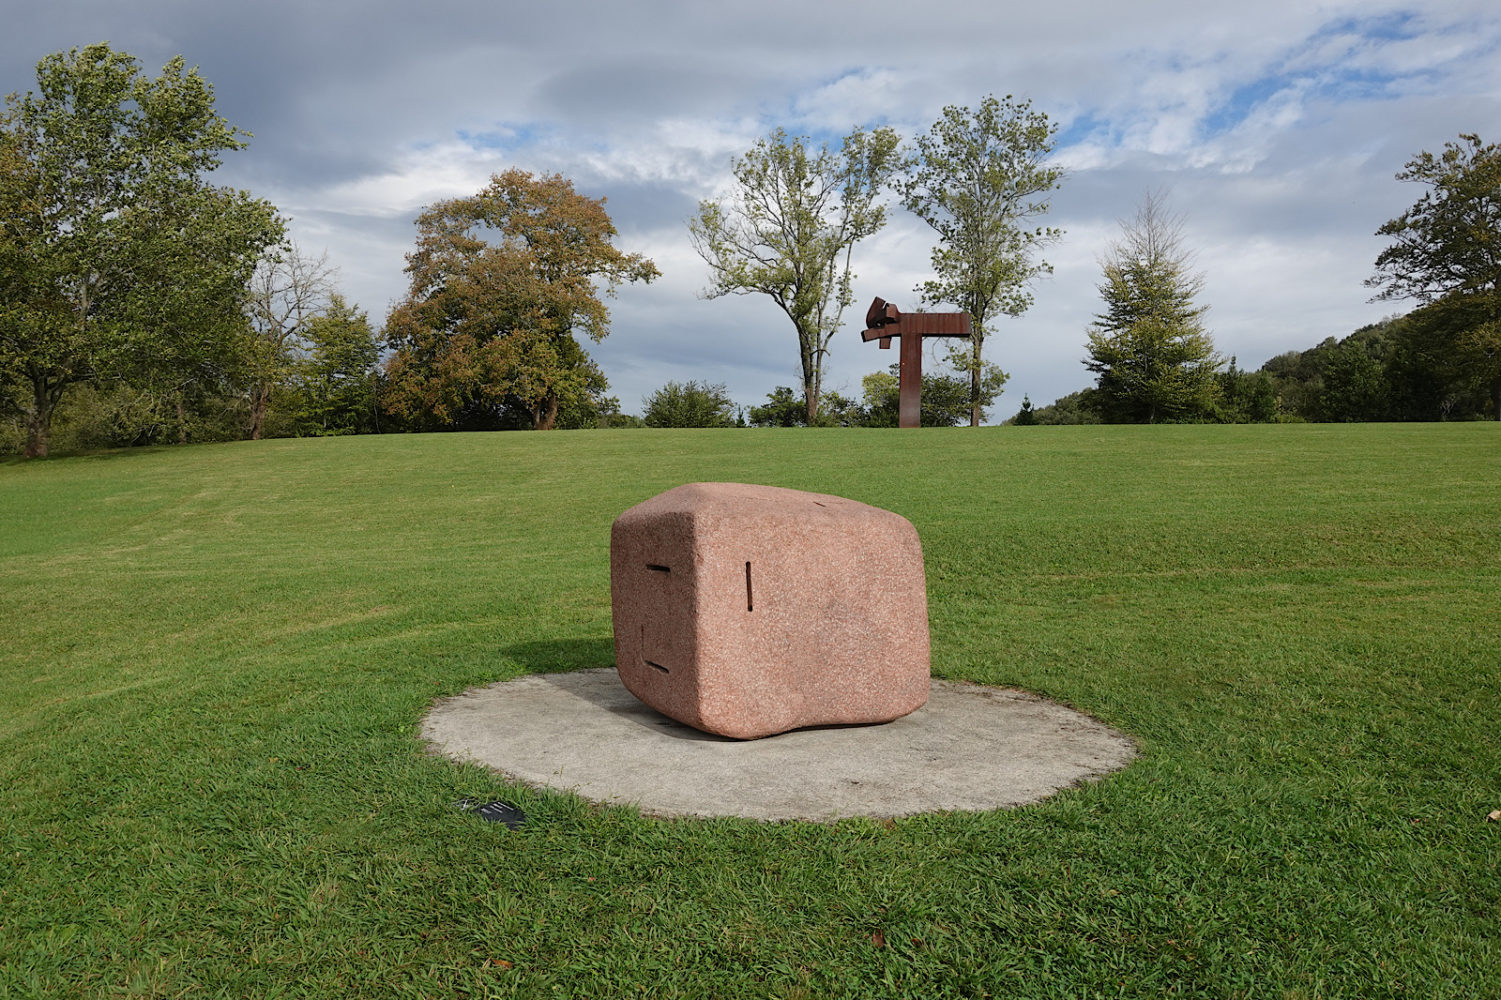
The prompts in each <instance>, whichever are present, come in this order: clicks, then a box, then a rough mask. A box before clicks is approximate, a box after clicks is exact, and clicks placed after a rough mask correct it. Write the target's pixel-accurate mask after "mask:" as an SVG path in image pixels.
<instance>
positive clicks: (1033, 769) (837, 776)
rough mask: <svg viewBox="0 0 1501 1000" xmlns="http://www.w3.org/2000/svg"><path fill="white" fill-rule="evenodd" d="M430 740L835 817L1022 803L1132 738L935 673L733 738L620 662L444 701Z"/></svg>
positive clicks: (546, 780) (578, 785) (683, 803)
mask: <svg viewBox="0 0 1501 1000" xmlns="http://www.w3.org/2000/svg"><path fill="white" fill-rule="evenodd" d="M422 735H423V738H424V739H426V740H427V741H429V743H430V744H431V745H432V747H433V749H435V750H437V751H440V752H442V753H445V754H448V755H450V756H452V757H455V758H458V759H460V760H466V761H476V762H479V763H482V764H485V765H488V766H489V767H492V768H495V769H496V770H499V771H501V772H504V773H505V774H506V775H508V776H510V777H511V778H514V779H517V780H519V781H522V782H525V783H528V784H532V785H536V786H541V787H548V788H553V789H557V790H559V791H565V792H570V791H571V792H576V793H577V794H579V795H581V796H583V797H584V798H587V799H590V800H592V801H595V802H602V803H607V804H614V805H626V804H629V805H635V806H637V807H639V808H640V809H641V810H642V811H644V812H646V813H649V814H653V815H660V816H743V817H748V818H752V819H765V820H781V819H812V820H821V821H827V820H835V819H839V818H842V817H847V816H875V817H887V816H904V815H909V814H913V813H923V812H935V811H943V810H964V811H982V810H988V809H997V808H1002V807H1006V806H1016V805H1022V804H1024V803H1027V802H1034V801H1036V800H1038V799H1041V798H1044V797H1046V796H1048V795H1051V794H1052V793H1054V792H1056V791H1058V790H1059V789H1062V788H1066V787H1069V786H1070V785H1074V784H1077V783H1079V782H1081V781H1086V780H1089V779H1092V778H1097V777H1100V776H1102V775H1104V774H1106V773H1108V772H1110V771H1115V770H1118V769H1119V768H1122V767H1124V766H1125V765H1126V764H1127V763H1128V762H1129V761H1130V760H1131V758H1132V757H1133V756H1134V754H1135V750H1134V748H1133V746H1132V744H1131V741H1130V740H1128V739H1127V738H1126V737H1124V736H1122V735H1121V734H1120V733H1118V732H1116V731H1114V730H1112V729H1110V728H1108V727H1107V726H1105V725H1103V724H1102V723H1100V722H1098V721H1097V720H1095V719H1092V718H1090V717H1089V716H1087V715H1083V714H1080V713H1079V712H1075V711H1073V710H1072V709H1069V708H1065V707H1064V706H1062V705H1059V704H1057V703H1055V702H1051V701H1047V700H1046V699H1043V698H1039V697H1037V696H1036V695H1030V694H1026V693H1023V692H1020V691H1013V690H1007V689H1002V688H991V687H982V686H979V685H975V684H964V683H955V682H952V681H942V680H935V681H933V682H932V695H931V697H930V698H929V700H928V703H927V704H926V705H925V706H924V707H923V708H921V709H919V710H918V711H915V712H913V713H912V714H910V715H908V716H905V717H904V718H901V719H897V720H896V721H895V722H889V723H886V724H884V725H872V726H837V727H830V728H819V729H799V730H796V731H794V732H789V733H783V734H781V735H780V736H772V737H768V738H767V739H762V740H751V741H743V740H734V739H729V738H726V737H721V736H714V735H711V734H709V733H704V732H700V731H698V730H696V729H692V728H689V727H688V726H685V725H683V724H681V723H679V722H676V721H674V720H672V719H669V718H667V717H665V716H663V715H661V714H659V713H657V712H655V711H653V710H652V709H651V708H648V707H647V706H645V705H643V704H642V703H641V702H640V701H638V700H637V699H636V698H635V697H633V696H632V695H631V694H630V692H628V691H626V689H625V688H624V687H623V686H622V685H621V683H620V680H619V678H618V677H617V675H616V673H615V671H614V670H612V669H609V668H604V669H599V670H580V671H574V672H571V673H563V674H533V675H529V676H527V677H522V678H518V679H516V680H512V681H506V682H503V683H499V684H493V685H490V686H489V687H485V688H477V689H474V690H471V691H467V692H465V693H464V694H462V695H459V696H457V697H454V698H449V699H446V700H444V701H441V702H439V703H438V704H437V705H435V706H434V708H433V709H432V711H431V712H430V713H429V714H428V716H427V718H426V719H425V720H424V721H423V726H422Z"/></svg>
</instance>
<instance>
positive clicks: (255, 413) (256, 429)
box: [250, 382, 271, 441]
mask: <svg viewBox="0 0 1501 1000" xmlns="http://www.w3.org/2000/svg"><path fill="white" fill-rule="evenodd" d="M270 405H271V383H270V382H262V383H260V384H258V385H257V386H256V387H255V400H254V402H253V403H252V404H251V407H250V440H252V441H259V440H260V439H261V431H262V430H263V429H264V428H265V426H266V410H267V408H269V407H270Z"/></svg>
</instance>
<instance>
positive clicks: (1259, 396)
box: [1215, 357, 1277, 424]
mask: <svg viewBox="0 0 1501 1000" xmlns="http://www.w3.org/2000/svg"><path fill="white" fill-rule="evenodd" d="M1215 382H1216V383H1217V384H1218V386H1219V396H1218V404H1217V408H1216V411H1215V419H1216V420H1217V421H1218V422H1219V423H1223V424H1266V423H1271V422H1272V421H1274V420H1276V419H1277V390H1276V387H1275V386H1274V385H1273V384H1272V379H1271V376H1270V375H1268V374H1267V373H1266V372H1264V371H1258V372H1248V371H1242V370H1241V369H1240V368H1237V367H1236V365H1235V358H1233V357H1232V358H1231V359H1230V367H1229V368H1228V369H1226V370H1225V371H1223V372H1220V373H1219V374H1217V375H1216V376H1215Z"/></svg>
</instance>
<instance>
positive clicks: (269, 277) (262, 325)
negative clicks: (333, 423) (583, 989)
mask: <svg viewBox="0 0 1501 1000" xmlns="http://www.w3.org/2000/svg"><path fill="white" fill-rule="evenodd" d="M334 294H335V293H334V270H333V268H332V267H330V266H329V263H328V254H327V253H325V254H323V255H321V256H319V257H316V258H315V257H310V256H308V255H306V254H304V253H303V252H302V250H301V249H300V248H299V247H298V246H297V245H296V244H295V243H293V242H292V241H290V240H288V241H287V242H286V243H284V244H282V245H281V246H278V247H274V248H273V249H272V250H271V251H270V252H269V253H267V254H266V255H265V256H263V257H262V258H261V261H260V263H259V264H258V265H257V266H256V269H255V274H254V275H253V276H252V277H251V279H250V285H249V288H248V289H247V291H246V295H245V314H246V316H247V318H248V319H249V320H250V329H251V335H250V337H249V338H248V339H247V341H246V346H245V359H246V363H245V365H244V368H245V375H246V380H247V381H248V382H249V383H250V433H249V437H250V439H251V440H252V441H256V440H259V439H260V438H261V436H262V435H263V434H264V433H265V427H266V416H267V410H268V409H269V407H270V405H271V397H272V392H273V390H274V389H281V390H285V389H287V388H289V387H290V386H291V384H292V383H293V382H294V381H295V380H297V379H298V378H299V376H300V375H301V374H303V371H302V370H303V368H304V362H305V360H306V358H307V355H308V354H309V353H310V352H311V351H312V350H313V349H314V344H313V340H312V335H311V326H312V323H313V321H314V320H315V319H317V318H318V317H320V316H322V315H323V314H324V313H325V312H326V311H327V310H328V309H329V307H330V302H331V300H332V297H333V295H334ZM341 303H342V300H341ZM345 319H346V320H347V317H345ZM366 326H367V330H368V324H366ZM281 396H282V397H283V398H285V397H286V393H285V392H284V391H283V392H282V393H281ZM312 405H314V406H318V405H321V404H312ZM324 416H325V415H322V414H312V415H309V419H308V420H307V421H306V422H304V427H305V429H308V430H310V431H316V428H318V427H319V426H320V425H324V423H325V422H324ZM292 423H294V424H295V423H297V421H296V420H295V419H294V420H293V421H292Z"/></svg>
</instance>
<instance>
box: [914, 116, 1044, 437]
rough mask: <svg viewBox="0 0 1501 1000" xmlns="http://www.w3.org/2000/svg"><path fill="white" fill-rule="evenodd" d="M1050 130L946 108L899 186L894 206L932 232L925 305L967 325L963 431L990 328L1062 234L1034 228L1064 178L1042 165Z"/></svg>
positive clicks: (1017, 308)
mask: <svg viewBox="0 0 1501 1000" xmlns="http://www.w3.org/2000/svg"><path fill="white" fill-rule="evenodd" d="M1056 132H1057V126H1056V125H1054V124H1052V123H1051V122H1049V121H1048V116H1047V115H1046V114H1043V113H1042V112H1040V111H1034V110H1032V105H1031V102H1030V101H1022V102H1020V103H1018V102H1015V101H1013V100H1012V98H1011V96H1010V95H1007V96H1006V98H1005V99H1004V100H997V99H996V98H995V97H994V96H989V97H986V98H985V100H983V101H981V102H980V106H979V107H978V108H977V109H975V110H974V111H971V110H970V109H969V108H967V107H958V106H955V105H950V106H948V107H946V108H944V109H943V113H942V114H941V115H940V116H939V118H938V121H937V122H935V123H934V124H933V126H932V128H930V129H929V130H928V132H927V133H926V134H924V135H920V136H918V137H917V139H916V140H915V142H916V152H915V154H914V155H913V156H912V158H911V162H910V164H909V167H908V172H907V174H906V175H905V177H904V178H903V179H902V180H901V181H900V182H899V184H898V187H899V189H900V190H901V193H902V200H903V203H904V204H905V205H906V207H907V208H908V210H910V211H911V212H913V213H915V214H916V215H917V216H918V217H919V218H921V219H922V220H923V221H924V222H926V223H927V224H928V225H929V226H931V227H932V228H933V230H934V231H935V232H937V234H938V244H937V245H936V246H934V247H933V252H932V264H933V272H934V277H933V278H931V279H929V280H928V281H926V282H924V283H923V284H922V285H920V286H918V289H917V291H918V294H920V295H921V296H922V299H923V301H924V302H927V303H930V304H933V305H937V304H940V303H950V304H952V305H955V306H957V307H958V308H960V309H963V310H965V311H967V312H968V313H969V315H970V320H971V323H972V327H973V331H974V332H973V334H972V335H971V337H970V342H969V344H968V345H967V346H966V347H965V348H964V349H963V350H962V352H960V353H959V355H958V356H956V358H955V364H956V365H958V366H960V367H961V368H963V369H964V370H967V371H968V372H969V377H970V404H969V405H970V414H969V419H970V424H971V425H972V426H979V423H980V421H981V419H982V417H983V410H984V406H985V405H986V404H985V403H983V402H982V397H983V396H984V393H985V390H984V384H983V383H984V380H985V371H984V364H983V360H982V352H983V349H984V346H985V337H986V335H987V333H988V332H989V325H988V324H989V322H990V320H991V319H992V317H994V316H996V315H998V314H1004V315H1008V316H1020V315H1021V314H1022V313H1023V312H1025V311H1026V310H1027V307H1028V306H1030V305H1031V303H1032V295H1031V293H1030V291H1029V286H1030V285H1031V282H1032V280H1033V279H1034V278H1036V277H1037V276H1038V275H1041V274H1047V273H1051V271H1052V268H1051V266H1049V265H1048V263H1047V262H1046V261H1044V260H1041V259H1040V258H1037V257H1036V256H1035V255H1036V254H1037V252H1038V251H1039V250H1040V249H1041V248H1042V247H1044V246H1046V245H1048V244H1050V243H1052V242H1054V241H1056V240H1057V239H1058V238H1059V236H1060V235H1061V231H1060V230H1057V229H1049V228H1045V227H1042V226H1034V225H1032V224H1031V220H1033V219H1036V218H1038V217H1040V216H1041V215H1043V214H1044V213H1046V212H1047V210H1048V207H1049V203H1048V200H1047V198H1046V194H1047V192H1049V191H1051V190H1053V189H1054V188H1055V187H1057V186H1058V184H1059V182H1060V181H1061V180H1062V178H1063V171H1062V170H1061V169H1060V168H1058V167H1054V166H1049V165H1048V163H1047V157H1048V156H1049V154H1051V152H1052V150H1053V137H1054V134H1055V133H1056Z"/></svg>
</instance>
